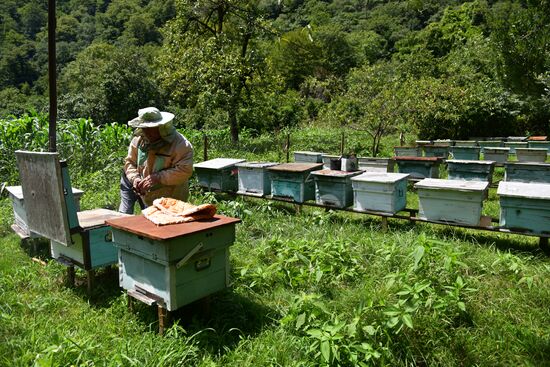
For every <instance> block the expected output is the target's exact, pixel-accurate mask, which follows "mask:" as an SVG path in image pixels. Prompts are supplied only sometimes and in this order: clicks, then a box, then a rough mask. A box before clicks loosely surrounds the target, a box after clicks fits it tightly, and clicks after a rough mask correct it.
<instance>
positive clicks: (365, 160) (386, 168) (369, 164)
mask: <svg viewBox="0 0 550 367" xmlns="http://www.w3.org/2000/svg"><path fill="white" fill-rule="evenodd" d="M357 164H358V166H359V170H361V171H365V172H393V170H394V165H395V162H394V161H393V159H391V158H375V157H359V158H357Z"/></svg>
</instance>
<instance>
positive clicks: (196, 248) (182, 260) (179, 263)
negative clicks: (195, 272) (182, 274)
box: [176, 242, 202, 269]
mask: <svg viewBox="0 0 550 367" xmlns="http://www.w3.org/2000/svg"><path fill="white" fill-rule="evenodd" d="M200 249H202V242H200V243H199V244H198V245H197V246H195V247H193V248H192V249H191V251H189V252H188V253H187V255H185V256H184V257H183V259H181V260H180V261H178V262H177V263H176V269H179V268H181V267H182V266H184V265H185V264H186V263H187V261H189V259H190V258H191V256H193V255H195V254H196V253H197V252H199V250H200Z"/></svg>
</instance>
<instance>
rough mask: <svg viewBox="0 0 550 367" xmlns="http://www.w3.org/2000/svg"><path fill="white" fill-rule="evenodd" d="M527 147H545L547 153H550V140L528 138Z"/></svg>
mask: <svg viewBox="0 0 550 367" xmlns="http://www.w3.org/2000/svg"><path fill="white" fill-rule="evenodd" d="M529 148H546V150H547V154H550V141H546V140H530V141H529Z"/></svg>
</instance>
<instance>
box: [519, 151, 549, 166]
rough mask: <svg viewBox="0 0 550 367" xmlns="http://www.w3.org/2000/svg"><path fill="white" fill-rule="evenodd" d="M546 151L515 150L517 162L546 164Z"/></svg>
mask: <svg viewBox="0 0 550 367" xmlns="http://www.w3.org/2000/svg"><path fill="white" fill-rule="evenodd" d="M547 154H548V150H547V149H545V148H516V156H517V158H518V162H537V163H544V162H546V156H547Z"/></svg>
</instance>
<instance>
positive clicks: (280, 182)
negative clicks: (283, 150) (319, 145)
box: [267, 163, 323, 203]
mask: <svg viewBox="0 0 550 367" xmlns="http://www.w3.org/2000/svg"><path fill="white" fill-rule="evenodd" d="M322 168H323V165H322V164H319V163H284V164H279V165H277V166H272V167H268V168H267V169H268V170H269V171H270V173H271V195H272V196H274V197H281V198H291V199H292V200H294V201H295V202H297V203H303V202H304V201H307V200H313V199H315V182H314V179H313V177H312V176H311V175H310V173H311V172H312V171H317V170H320V169H322Z"/></svg>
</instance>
